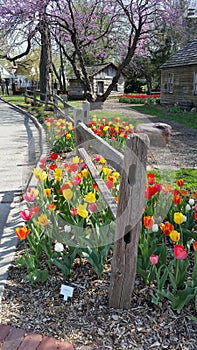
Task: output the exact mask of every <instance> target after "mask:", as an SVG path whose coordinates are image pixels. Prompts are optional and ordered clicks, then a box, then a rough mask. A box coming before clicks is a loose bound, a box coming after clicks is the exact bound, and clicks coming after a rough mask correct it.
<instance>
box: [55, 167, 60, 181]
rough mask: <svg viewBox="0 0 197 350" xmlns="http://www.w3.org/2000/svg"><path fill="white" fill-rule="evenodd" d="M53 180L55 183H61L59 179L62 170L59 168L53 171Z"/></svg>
mask: <svg viewBox="0 0 197 350" xmlns="http://www.w3.org/2000/svg"><path fill="white" fill-rule="evenodd" d="M54 178H55V180H56V181H61V179H62V169H61V168H57V169H55V171H54Z"/></svg>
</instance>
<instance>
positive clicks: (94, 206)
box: [88, 203, 98, 213]
mask: <svg viewBox="0 0 197 350" xmlns="http://www.w3.org/2000/svg"><path fill="white" fill-rule="evenodd" d="M88 210H90V211H91V212H93V213H96V212H97V211H98V206H97V204H96V203H89V204H88Z"/></svg>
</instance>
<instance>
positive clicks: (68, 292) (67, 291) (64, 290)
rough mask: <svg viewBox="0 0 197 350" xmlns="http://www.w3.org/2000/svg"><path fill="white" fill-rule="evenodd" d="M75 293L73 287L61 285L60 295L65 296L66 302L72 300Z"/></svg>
mask: <svg viewBox="0 0 197 350" xmlns="http://www.w3.org/2000/svg"><path fill="white" fill-rule="evenodd" d="M73 291H74V288H73V287H70V286H66V285H65V284H62V285H61V290H60V294H62V295H63V296H64V300H65V301H67V300H68V297H70V298H71V297H72V296H73Z"/></svg>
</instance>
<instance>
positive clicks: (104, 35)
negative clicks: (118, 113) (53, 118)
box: [0, 0, 188, 101]
mask: <svg viewBox="0 0 197 350" xmlns="http://www.w3.org/2000/svg"><path fill="white" fill-rule="evenodd" d="M177 3H178V4H179V7H177V6H178V5H177ZM170 4H171V6H170ZM183 5H184V6H186V5H188V4H187V1H186V0H185V1H183V0H182V1H181V0H180V1H178V0H177V1H174V0H163V1H160V0H129V1H126V0H75V1H74V0H26V1H24V0H20V1H19V0H15V1H14V2H13V1H11V0H2V1H1V6H0V29H1V33H2V34H1V35H0V40H1V41H2V40H4V41H5V37H6V40H7V51H6V52H3V53H2V54H1V57H4V58H7V59H8V60H10V61H11V62H13V64H14V65H15V62H16V61H18V60H20V59H21V58H22V57H23V56H24V55H27V54H28V53H29V52H30V51H31V50H33V49H34V47H35V45H36V46H37V45H40V47H41V55H40V90H41V94H43V95H44V94H45V93H46V92H47V91H48V90H49V73H50V70H51V67H52V50H53V49H54V48H57V46H58V47H59V48H60V50H61V55H62V62H63V61H64V60H66V61H67V62H68V63H69V64H70V66H71V67H72V70H73V72H74V74H75V76H76V78H77V79H78V80H79V81H80V83H81V84H82V85H83V87H84V91H85V94H86V97H87V98H88V99H89V100H90V101H93V100H96V101H105V100H106V98H107V97H108V96H109V94H110V93H111V91H112V90H113V88H114V86H115V85H116V84H117V82H118V80H119V79H120V76H121V74H122V72H123V70H124V69H125V67H127V66H128V64H129V63H130V62H131V60H132V58H133V57H134V55H135V53H138V54H140V55H145V51H146V47H147V46H148V45H150V43H151V32H153V30H154V29H155V26H156V25H158V23H160V22H159V21H160V20H159V18H160V19H161V18H162V17H163V18H164V20H166V21H168V22H170V21H171V22H173V23H174V25H175V23H178V22H180V21H178V19H177V18H180V16H179V11H177V9H178V8H182V9H183ZM177 16H179V17H177ZM109 60H112V61H113V62H115V64H116V66H117V73H116V75H115V76H114V77H113V80H112V83H111V84H110V86H109V87H108V89H107V90H106V91H105V92H104V94H103V95H102V96H95V95H94V92H93V90H92V86H91V79H90V76H89V75H88V70H87V63H88V62H109ZM54 68H55V66H54ZM56 73H57V72H56Z"/></svg>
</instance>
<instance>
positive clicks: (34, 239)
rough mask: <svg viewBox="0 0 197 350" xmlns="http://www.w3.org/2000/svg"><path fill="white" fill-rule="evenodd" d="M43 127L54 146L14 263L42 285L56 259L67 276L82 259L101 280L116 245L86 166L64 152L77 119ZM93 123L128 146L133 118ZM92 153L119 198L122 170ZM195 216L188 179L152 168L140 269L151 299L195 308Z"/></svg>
mask: <svg viewBox="0 0 197 350" xmlns="http://www.w3.org/2000/svg"><path fill="white" fill-rule="evenodd" d="M46 127H47V129H48V139H49V142H50V144H51V148H52V149H53V152H52V153H51V154H50V155H49V156H48V157H47V158H44V159H41V160H40V163H39V167H38V168H36V169H35V170H34V176H35V177H36V178H37V181H38V184H37V187H36V188H29V189H28V191H27V192H26V193H25V194H24V201H25V202H26V206H27V208H26V209H25V210H23V211H21V217H22V219H23V220H24V225H23V226H22V227H17V228H16V235H17V236H18V238H19V239H21V240H27V242H28V247H27V250H26V252H25V253H24V254H23V256H22V257H20V258H19V259H18V260H17V264H18V266H21V267H25V268H26V269H27V276H26V278H27V280H29V281H30V282H31V283H37V284H40V283H44V282H45V281H46V280H47V278H48V271H49V270H50V269H51V267H52V266H53V265H55V266H56V267H57V268H59V269H60V271H61V272H62V274H63V276H64V277H65V278H66V279H69V277H70V275H71V274H72V266H73V262H74V260H75V258H76V257H79V258H80V261H81V263H83V261H84V259H85V260H86V261H88V263H89V264H90V266H92V268H93V270H94V271H95V272H96V274H97V276H98V277H99V278H102V273H103V270H104V266H105V263H106V261H107V259H108V257H109V255H111V253H112V251H113V237H114V229H115V222H114V220H113V217H112V215H111V213H110V211H109V209H108V207H107V206H106V204H105V202H104V200H103V198H102V196H101V194H100V192H99V190H98V188H97V186H96V184H95V183H94V180H93V179H92V177H91V176H90V173H89V171H88V169H87V166H86V164H84V163H83V161H82V160H81V159H80V158H78V157H77V156H71V155H70V153H67V156H66V158H65V152H70V151H71V150H73V149H74V148H75V134H74V129H73V127H72V125H71V124H70V123H67V122H65V121H64V120H62V119H61V120H58V121H55V120H53V119H49V120H47V121H46ZM90 127H91V128H92V129H93V131H94V132H95V134H97V135H99V136H100V137H104V138H105V139H107V138H109V137H114V140H115V141H116V142H120V143H123V144H125V142H126V136H127V135H128V133H131V132H132V126H131V125H129V124H128V123H120V121H119V120H111V121H108V122H107V121H106V120H99V121H98V120H97V118H96V117H94V118H93V120H92V121H91V122H90ZM60 151H63V152H60ZM92 159H93V162H94V163H95V165H96V167H97V168H98V171H99V173H100V175H101V177H102V178H103V180H104V181H105V182H106V185H107V187H108V188H109V189H110V191H111V193H112V195H113V197H114V198H115V200H116V201H118V196H119V184H120V174H119V173H118V172H116V171H114V170H113V169H111V168H110V167H109V166H108V165H107V163H106V160H105V159H104V158H103V157H102V155H99V154H95V155H93V156H92ZM196 222H197V191H191V190H190V192H189V191H188V190H187V189H185V188H184V181H183V179H179V180H177V182H176V184H174V186H172V185H169V184H161V183H160V182H158V180H157V179H156V176H155V174H154V173H148V174H147V186H146V191H145V194H144V212H143V215H142V225H141V236H140V241H139V248H138V264H137V272H138V274H139V275H140V276H141V278H142V279H143V281H144V284H145V285H148V286H149V291H150V294H151V298H152V302H153V303H156V304H159V302H160V301H161V300H163V299H164V298H168V299H169V300H170V301H171V303H172V307H173V309H175V310H178V309H182V308H183V307H184V305H185V304H187V303H188V302H189V301H191V300H192V302H194V303H195V308H196V309H197V231H196ZM43 259H44V261H45V264H44V267H43Z"/></svg>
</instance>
